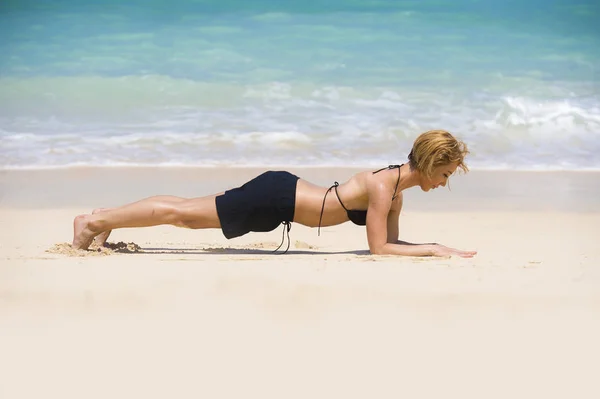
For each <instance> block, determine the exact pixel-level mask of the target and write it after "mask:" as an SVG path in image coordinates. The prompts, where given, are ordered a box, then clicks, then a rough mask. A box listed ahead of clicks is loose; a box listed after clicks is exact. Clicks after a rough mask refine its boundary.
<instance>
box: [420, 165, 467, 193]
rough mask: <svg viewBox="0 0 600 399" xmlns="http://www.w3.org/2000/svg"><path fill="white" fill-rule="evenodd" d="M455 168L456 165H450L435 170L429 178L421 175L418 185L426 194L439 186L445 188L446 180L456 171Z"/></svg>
mask: <svg viewBox="0 0 600 399" xmlns="http://www.w3.org/2000/svg"><path fill="white" fill-rule="evenodd" d="M457 167H458V164H456V163H451V164H448V165H442V166H438V167H437V168H435V169H434V170H433V173H432V175H431V177H427V176H425V175H424V174H422V175H421V184H420V186H421V190H423V191H425V192H427V191H429V190H431V189H432V188H438V187H439V186H442V187H445V186H446V182H447V181H448V178H449V177H450V176H451V175H452V174H453V173H454V172H455V171H456V168H457Z"/></svg>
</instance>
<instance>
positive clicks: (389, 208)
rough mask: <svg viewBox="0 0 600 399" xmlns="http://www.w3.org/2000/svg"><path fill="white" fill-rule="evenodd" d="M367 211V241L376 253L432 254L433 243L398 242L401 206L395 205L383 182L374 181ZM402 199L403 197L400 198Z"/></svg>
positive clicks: (373, 252)
mask: <svg viewBox="0 0 600 399" xmlns="http://www.w3.org/2000/svg"><path fill="white" fill-rule="evenodd" d="M368 190H369V208H368V209H369V210H368V212H367V241H368V243H369V250H370V251H371V253H372V254H374V255H405V256H431V255H433V252H434V251H433V250H434V248H433V246H432V245H410V244H401V243H399V242H398V219H399V217H400V210H401V207H402V203H401V202H400V206H393V204H392V199H391V197H392V195H391V194H392V193H391V192H390V190H389V188H387V187H385V185H384V184H383V183H381V182H377V181H375V182H372V183H371V186H370V187H368ZM400 201H402V199H400Z"/></svg>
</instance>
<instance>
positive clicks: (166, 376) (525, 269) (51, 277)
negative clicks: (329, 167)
mask: <svg viewBox="0 0 600 399" xmlns="http://www.w3.org/2000/svg"><path fill="white" fill-rule="evenodd" d="M194 172H196V173H197V174H198V175H199V176H203V173H204V172H203V171H193V170H188V171H187V172H185V173H183V175H180V177H179V178H174V179H172V178H169V179H166V180H168V183H165V186H163V185H161V184H162V181H161V180H160V179H158V177H157V174H156V173H154V172H152V171H144V170H137V171H134V172H132V171H131V170H112V171H110V172H106V171H102V170H92V171H84V172H82V171H69V172H65V171H53V172H44V173H37V172H18V173H17V172H10V173H6V174H4V175H3V176H0V187H1V188H2V191H1V192H0V194H2V198H3V200H2V203H1V204H0V226H1V227H0V398H2V399H5V398H6V399H13V398H40V397H57V398H96V397H97V398H107V397H111V398H138V397H139V398H165V397H174V398H188V397H189V398H199V397H205V398H241V397H244V398H245V397H252V398H254V397H256V398H309V397H310V398H367V397H368V398H371V397H373V398H392V397H393V398H397V397H410V398H423V397H426V398H440V397H460V398H507V397H510V398H567V397H568V398H597V397H600V387H599V385H598V383H597V381H596V379H597V375H598V369H599V366H598V365H599V363H598V362H599V361H598V359H600V246H599V245H598V242H599V241H600V239H599V238H600V228H599V227H598V226H600V206H599V205H598V200H597V198H598V197H593V196H594V195H595V194H596V193H595V192H594V190H597V188H594V187H597V186H595V185H594V183H596V182H598V176H597V175H596V174H583V175H579V174H578V175H575V176H576V177H575V178H573V179H571V178H570V177H569V176H571V175H567V180H568V181H570V182H571V184H570V185H569V187H568V190H569V191H568V193H565V189H564V188H563V189H561V185H560V184H555V185H554V188H555V189H554V191H555V192H556V195H555V196H554V197H552V198H550V197H548V199H547V200H545V199H544V196H545V195H546V192H545V191H544V189H539V190H538V189H536V187H537V188H540V185H541V186H543V187H546V183H547V180H548V181H550V183H553V182H554V180H553V179H555V180H556V179H557V180H558V181H559V182H560V181H562V180H561V179H565V175H564V174H562V175H561V174H548V175H535V174H533V175H531V174H524V175H517V176H518V177H517V178H516V179H514V178H513V175H511V174H497V173H496V174H495V173H489V174H485V173H484V172H481V173H480V174H479V175H477V174H475V180H477V181H478V182H480V183H482V185H486V184H487V185H489V186H494V187H506V190H505V191H506V192H507V194H506V197H505V198H504V201H502V197H500V198H498V196H495V197H494V198H493V200H490V201H482V200H481V198H484V197H485V196H486V194H485V192H479V191H473V189H474V186H469V185H468V183H465V182H462V180H465V181H466V180H468V179H469V178H471V176H469V175H467V176H466V177H457V178H456V181H455V182H453V191H452V192H451V193H442V194H438V193H436V194H431V197H429V196H423V195H421V194H419V193H412V192H407V194H406V198H407V201H406V205H405V210H404V211H403V214H402V216H401V221H400V226H401V238H402V239H406V240H409V241H416V242H423V241H426V242H431V241H437V242H442V243H444V244H447V245H450V246H456V247H459V248H462V249H476V250H478V251H479V254H478V255H477V257H475V258H473V259H455V258H451V259H428V258H402V257H387V256H371V255H367V251H366V250H367V245H366V236H365V232H364V228H361V227H357V226H353V225H351V224H345V225H342V226H337V227H328V228H325V229H323V230H322V232H321V236H320V237H318V236H317V234H316V229H308V228H305V227H303V226H300V225H297V224H295V225H294V226H293V228H292V231H291V238H292V248H291V250H290V253H288V254H286V255H273V254H270V253H269V252H268V251H269V250H270V249H271V248H274V247H275V246H276V245H278V244H279V242H280V240H281V233H282V232H281V229H278V230H276V231H273V232H270V233H260V234H259V233H254V234H249V235H247V236H244V237H241V238H239V239H235V240H229V241H228V240H226V239H225V238H224V237H223V236H222V234H221V233H220V231H219V230H202V231H192V230H184V229H177V228H174V227H170V226H161V227H154V228H146V229H125V230H119V231H117V232H115V233H114V234H113V236H112V237H111V239H110V241H125V242H135V243H137V244H139V245H140V246H141V247H142V250H143V251H144V252H143V253H137V254H120V253H116V254H111V255H107V256H66V255H62V254H56V253H48V252H46V250H47V249H49V248H52V247H53V245H55V244H57V243H61V242H66V241H70V239H71V234H72V231H71V228H72V227H71V221H72V218H73V217H74V216H75V215H76V214H78V213H80V212H83V211H89V210H90V209H91V208H92V207H96V206H105V205H109V206H112V205H117V204H118V202H116V201H117V200H122V199H123V197H127V198H129V197H131V200H134V199H139V197H142V196H145V195H146V193H150V192H152V191H154V192H153V193H155V194H158V193H161V194H165V193H173V194H181V195H184V194H183V193H178V192H173V191H175V190H169V188H173V187H176V184H178V183H179V184H180V185H181V186H182V187H183V186H184V185H183V182H184V181H185V179H186V178H187V177H189V178H190V179H191V177H190V176H191V175H192V174H193V173H194ZM242 172H245V173H246V174H252V173H253V171H247V170H243V171H242ZM350 172H351V171H350V170H346V171H344V173H350ZM90 173H92V174H93V177H92V178H90V175H89V174H90ZM163 173H165V174H166V175H168V176H171V173H172V172H169V171H165V172H163ZM186 173H187V175H186ZM219 173H221V174H220V175H219ZM306 173H307V174H309V175H311V176H314V177H315V179H313V180H318V178H317V177H318V176H323V175H324V174H326V171H319V170H312V171H307V172H306ZM313 173H314V175H313ZM215 174H216V175H215ZM212 175H213V180H211V181H210V182H209V183H207V186H210V187H200V188H199V189H198V191H199V194H207V193H208V192H210V191H208V190H209V189H212V188H214V189H219V186H222V188H227V187H230V186H232V185H235V184H237V182H238V181H239V180H237V179H241V178H242V177H245V176H246V175H244V173H241V177H240V174H239V173H237V174H229V172H228V171H227V170H225V171H221V172H215V171H213V172H212ZM532 176H533V177H532ZM537 176H541V177H540V178H539V179H538V178H537ZM552 176H554V177H552ZM590 176H591V178H590ZM219 177H221V180H220V179H219ZM326 177H329V176H326ZM527 177H529V178H531V179H532V180H531V184H530V185H529V186H527V185H525V186H526V187H530V188H531V187H533V188H531V190H532V191H531V192H525V193H523V191H519V190H516V189H515V184H517V186H518V184H524V183H523V182H526V181H527V179H526V178H527ZM36 179H37V180H36ZM77 179H80V180H79V181H85V182H87V183H86V184H87V186H86V187H87V188H88V189H87V190H83V191H77V190H80V189H81V186H82V185H81V184H73V181H74V180H77ZM81 179H83V180H81ZM196 179H197V180H201V177H197V178H196ZM323 179H325V177H323ZM338 179H340V180H343V178H340V177H338ZM459 179H460V181H461V182H459ZM523 179H524V180H523ZM192 180H193V179H192ZM540 180H541V182H542V183H543V184H542V183H540ZM590 180H591V182H592V183H591V184H588V183H589V182H590ZM515 181H517V182H521V183H514V182H515ZM573 181H575V182H577V184H576V183H573ZM18 182H20V183H19V184H17V183H18ZM149 182H150V183H149ZM492 182H495V185H493V184H492ZM197 183H198V182H197V181H194V182H193V184H197ZM151 184H155V186H152V185H151ZM536 185H537V186H536ZM588 185H589V187H588ZM48 187H55V188H56V190H55V191H53V192H48V191H46V189H47V188H48ZM102 188H103V190H102ZM117 188H118V189H117ZM163 188H164V189H163ZM94 189H95V190H96V191H94ZM186 190H187V191H192V190H193V186H185V188H184V189H183V191H186ZM203 190H206V191H207V192H204V191H203ZM496 190H498V192H502V190H500V189H498V188H496ZM515 190H516V191H515ZM111 192H112V193H114V197H116V199H115V200H113V201H115V203H110V204H106V203H105V202H110V200H109V201H106V199H110V198H109V197H110V196H111ZM98 193H101V195H100V197H102V198H99V195H98ZM136 193H137V194H139V195H137V196H136V195H135V194H136ZM536 193H537V194H536ZM435 195H437V197H435ZM536 195H538V196H540V198H538V197H536ZM440 196H442V197H441V198H442V199H440ZM557 197H558V199H557ZM428 198H431V203H432V204H433V205H432V207H433V208H435V211H432V212H427V211H426V208H427V204H426V203H425V202H424V201H427V199H428ZM100 199H104V201H100ZM409 199H413V200H414V201H418V202H419V203H418V204H414V205H413V204H411V202H410V201H409ZM447 204H450V205H449V206H448V207H446V208H448V209H444V208H445V206H444V205H447ZM582 209H583V210H585V212H581V210H582Z"/></svg>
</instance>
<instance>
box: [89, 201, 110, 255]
mask: <svg viewBox="0 0 600 399" xmlns="http://www.w3.org/2000/svg"><path fill="white" fill-rule="evenodd" d="M106 211H110V208H97V209H94V210H93V211H92V215H95V214H97V213H100V212H106ZM111 232H112V230H108V231H103V232H102V233H100V234H98V235H97V236H96V237H95V238H94V243H95V244H96V245H98V246H100V247H103V246H104V243H105V242H106V240H108V236H110V233H111Z"/></svg>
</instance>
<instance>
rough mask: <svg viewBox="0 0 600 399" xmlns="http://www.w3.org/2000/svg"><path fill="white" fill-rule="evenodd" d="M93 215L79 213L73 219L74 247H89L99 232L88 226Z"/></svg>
mask: <svg viewBox="0 0 600 399" xmlns="http://www.w3.org/2000/svg"><path fill="white" fill-rule="evenodd" d="M91 217H92V215H79V216H77V217H76V218H75V220H73V244H72V245H73V248H75V249H88V248H89V246H90V245H91V244H92V241H94V237H95V236H96V235H97V234H98V233H94V232H93V231H92V230H90V228H89V227H88V224H89V219H90V218H91Z"/></svg>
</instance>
